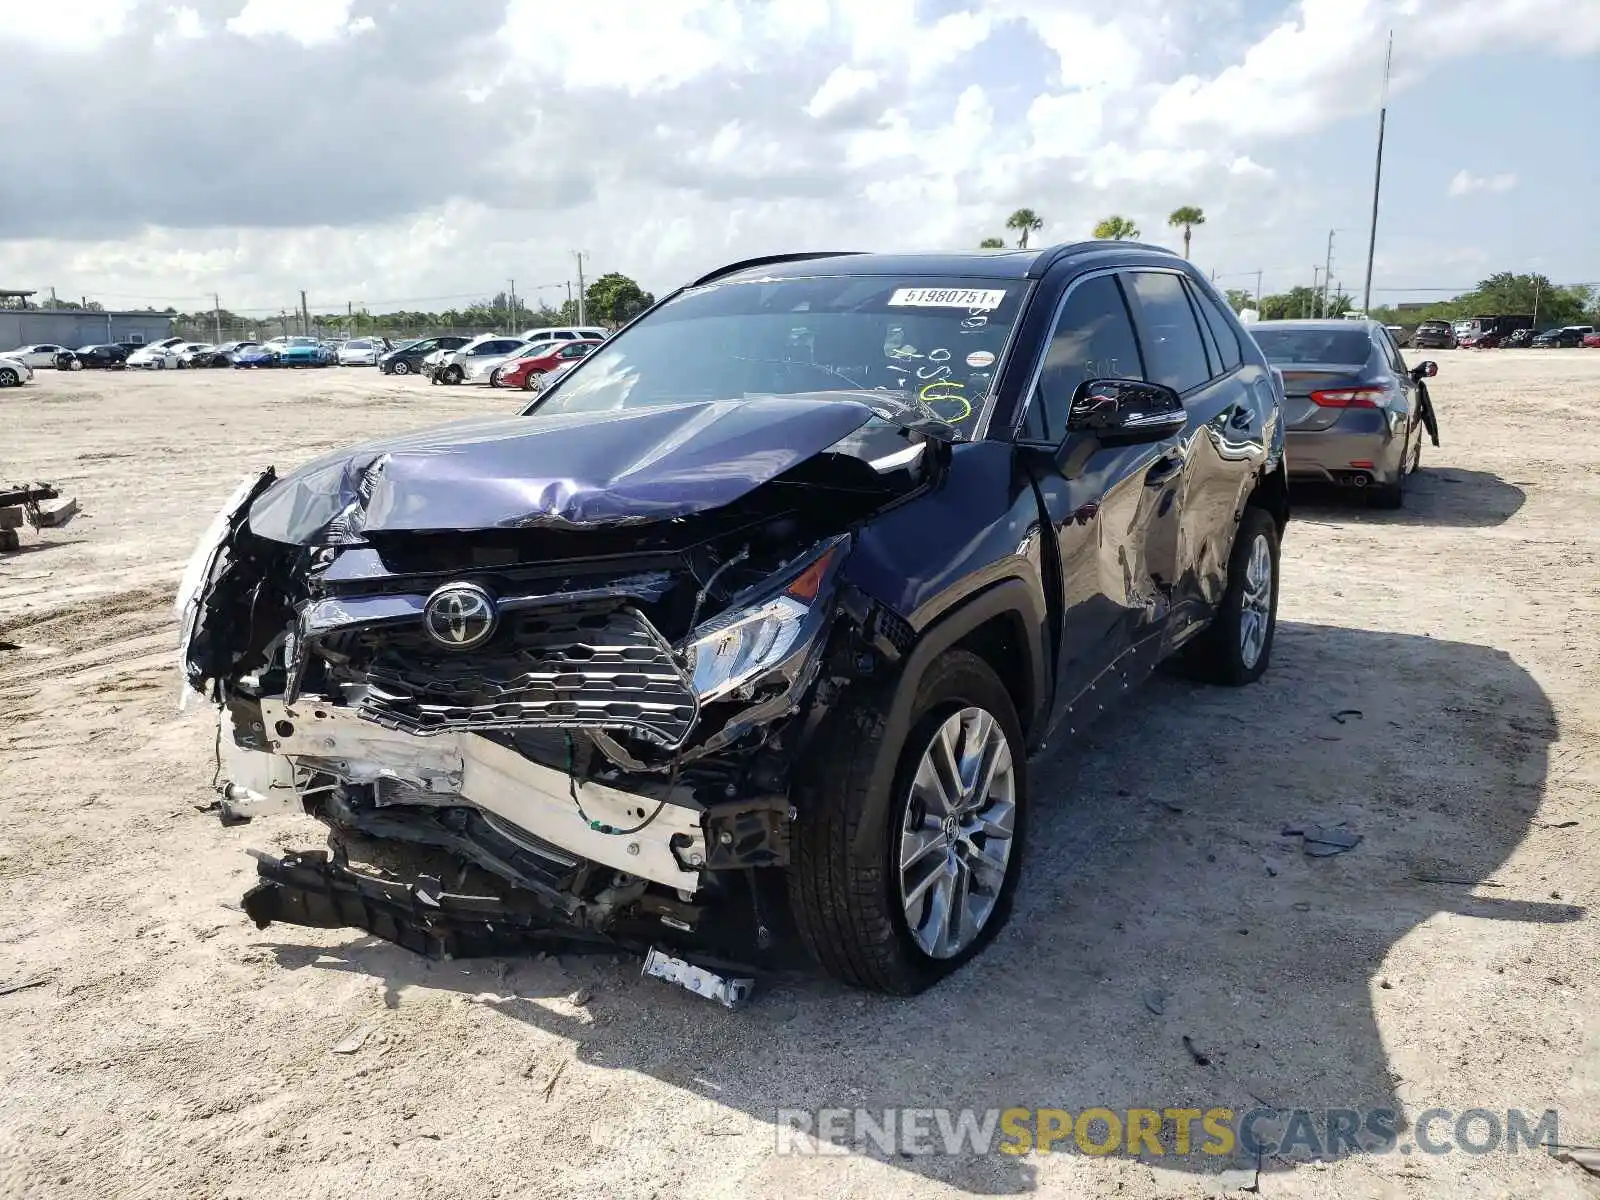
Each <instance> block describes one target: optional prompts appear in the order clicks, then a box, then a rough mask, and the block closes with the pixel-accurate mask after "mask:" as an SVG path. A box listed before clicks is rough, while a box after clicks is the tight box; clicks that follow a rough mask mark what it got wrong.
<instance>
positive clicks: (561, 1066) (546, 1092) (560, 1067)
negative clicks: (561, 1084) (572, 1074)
mask: <svg viewBox="0 0 1600 1200" xmlns="http://www.w3.org/2000/svg"><path fill="white" fill-rule="evenodd" d="M566 1069H567V1060H566V1059H564V1058H563V1059H562V1060H561V1061H560V1062H558V1063H557V1064H556V1069H555V1073H554V1074H553V1075H551V1076H550V1081H549V1082H548V1083H546V1084H545V1085H544V1087H542V1088H540V1089H539V1094H540V1095H541V1096H543V1097H544V1098H545V1101H546V1102H547V1103H548V1102H549V1100H550V1097H551V1096H553V1095H555V1092H556V1083H557V1082H558V1081H559V1080H560V1079H561V1073H562V1072H563V1071H565V1070H566Z"/></svg>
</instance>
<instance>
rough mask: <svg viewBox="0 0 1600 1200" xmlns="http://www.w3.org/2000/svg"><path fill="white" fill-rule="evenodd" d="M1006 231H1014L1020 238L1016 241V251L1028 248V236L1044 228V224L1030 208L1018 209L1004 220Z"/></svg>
mask: <svg viewBox="0 0 1600 1200" xmlns="http://www.w3.org/2000/svg"><path fill="white" fill-rule="evenodd" d="M1006 228H1007V229H1015V230H1017V231H1018V232H1019V233H1020V234H1021V235H1022V236H1021V237H1019V238H1018V239H1017V249H1019V250H1026V249H1027V248H1028V235H1029V234H1030V233H1034V232H1036V231H1037V230H1040V229H1043V228H1044V222H1043V221H1042V220H1040V219H1039V216H1038V214H1037V213H1035V212H1034V211H1033V209H1031V208H1019V209H1017V211H1016V212H1014V213H1012V214H1011V216H1010V217H1009V218H1008V219H1007V220H1006Z"/></svg>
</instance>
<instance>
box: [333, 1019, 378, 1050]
mask: <svg viewBox="0 0 1600 1200" xmlns="http://www.w3.org/2000/svg"><path fill="white" fill-rule="evenodd" d="M377 1030H378V1027H377V1026H376V1025H363V1026H361V1027H360V1028H359V1029H353V1030H351V1031H350V1032H349V1033H347V1034H345V1035H344V1037H342V1038H340V1039H339V1041H338V1042H336V1043H334V1045H333V1047H332V1049H330V1050H329V1053H330V1054H354V1053H355V1052H356V1051H357V1050H359V1049H361V1047H363V1046H365V1045H366V1044H367V1039H368V1038H369V1037H371V1036H372V1035H373V1034H374V1033H376V1032H377Z"/></svg>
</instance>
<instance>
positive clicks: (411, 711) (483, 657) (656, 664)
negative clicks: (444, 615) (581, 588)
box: [357, 602, 696, 750]
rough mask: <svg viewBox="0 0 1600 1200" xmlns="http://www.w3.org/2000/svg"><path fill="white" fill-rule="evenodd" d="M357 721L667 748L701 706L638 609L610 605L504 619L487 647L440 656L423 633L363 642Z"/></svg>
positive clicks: (381, 635)
mask: <svg viewBox="0 0 1600 1200" xmlns="http://www.w3.org/2000/svg"><path fill="white" fill-rule="evenodd" d="M359 642H360V651H359V653H358V655H357V657H358V659H360V660H365V664H366V682H367V685H368V693H367V696H366V698H365V699H364V700H363V701H362V705H361V715H362V716H364V717H366V718H368V719H369V720H373V721H376V722H377V723H378V724H380V725H384V726H387V727H388V728H391V729H401V730H404V731H406V732H408V733H417V734H430V733H440V732H444V731H446V730H485V729H517V728H539V727H543V728H549V729H613V730H626V731H628V732H631V733H633V734H636V735H637V736H639V737H641V738H643V739H645V740H646V741H650V742H653V743H655V744H657V745H660V746H663V747H665V748H666V749H669V750H675V749H677V748H678V747H679V746H681V745H682V744H683V742H684V739H685V738H687V737H688V736H689V730H690V728H691V727H692V726H693V724H694V720H695V715H696V703H695V697H694V692H693V691H692V690H691V688H690V686H689V681H688V678H687V677H686V676H685V674H684V672H683V670H682V668H680V667H679V665H678V663H677V661H676V659H675V658H674V657H673V655H672V651H671V649H670V648H669V647H668V646H667V644H666V643H665V641H663V640H662V638H661V635H660V634H658V633H657V632H656V630H655V627H654V626H652V625H651V624H650V622H649V620H647V619H646V618H645V616H644V615H643V614H642V613H640V612H639V611H638V610H637V609H635V608H632V607H629V606H626V605H616V604H615V603H614V602H613V604H612V605H611V606H610V607H599V606H593V607H588V608H582V609H573V608H570V607H564V608H562V609H561V610H559V611H550V610H548V609H544V610H540V609H527V610H521V611H513V612H507V613H503V614H502V622H501V627H500V628H499V630H497V631H496V633H495V635H494V637H493V638H491V639H490V640H489V641H488V642H486V643H485V644H484V645H482V646H479V647H477V648H475V649H473V650H467V651H457V650H449V649H446V648H444V647H442V646H440V645H438V644H437V643H435V642H434V641H433V640H432V639H430V638H429V637H428V636H427V634H426V633H424V632H423V630H422V628H421V626H420V625H411V624H406V625H403V626H385V627H378V628H374V629H370V630H365V631H363V632H362V633H361V634H360V635H359Z"/></svg>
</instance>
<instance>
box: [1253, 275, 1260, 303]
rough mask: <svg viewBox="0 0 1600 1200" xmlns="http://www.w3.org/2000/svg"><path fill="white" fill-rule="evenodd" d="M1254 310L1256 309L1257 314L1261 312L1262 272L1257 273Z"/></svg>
mask: <svg viewBox="0 0 1600 1200" xmlns="http://www.w3.org/2000/svg"><path fill="white" fill-rule="evenodd" d="M1254 308H1255V310H1256V311H1257V312H1260V311H1261V272H1260V271H1257V272H1256V302H1255V305H1254Z"/></svg>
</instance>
